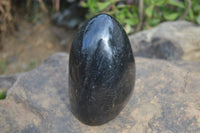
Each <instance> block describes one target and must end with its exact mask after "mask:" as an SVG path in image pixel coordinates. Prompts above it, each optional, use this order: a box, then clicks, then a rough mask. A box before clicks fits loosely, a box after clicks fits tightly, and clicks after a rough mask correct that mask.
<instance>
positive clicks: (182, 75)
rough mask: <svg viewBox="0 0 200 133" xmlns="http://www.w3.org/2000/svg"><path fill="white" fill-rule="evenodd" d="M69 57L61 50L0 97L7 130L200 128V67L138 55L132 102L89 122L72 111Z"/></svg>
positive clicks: (70, 132) (1, 123)
mask: <svg viewBox="0 0 200 133" xmlns="http://www.w3.org/2000/svg"><path fill="white" fill-rule="evenodd" d="M68 58H69V55H68V54H65V53H57V54H55V55H52V56H51V57H49V58H48V59H46V60H45V61H44V62H43V63H42V64H41V65H40V66H39V67H38V68H36V69H34V70H32V71H30V72H26V73H23V74H20V75H19V76H18V77H17V79H16V81H15V83H14V84H13V86H12V87H11V88H10V89H9V91H8V96H7V98H6V99H5V100H1V101H0V118H1V119H0V130H1V132H2V133H8V132H9V133H15V132H22V133H27V132H28V133H42V132H49V133H58V132H63V133H86V132H87V133H101V132H105V133H111V132H113V133H121V132H123V133H130V132H169V133H174V132H200V116H199V114H200V91H199V87H200V82H199V80H200V72H197V71H191V70H190V69H187V68H185V67H179V66H177V65H174V64H173V63H171V62H167V61H164V60H156V59H152V60H149V59H145V58H139V57H137V58H136V68H137V73H136V79H137V80H136V85H135V91H134V95H133V96H132V97H131V99H130V101H129V102H128V104H127V106H126V107H125V108H124V109H123V110H122V112H121V113H120V114H119V115H118V116H117V117H116V118H115V119H114V120H112V121H110V122H108V123H106V124H104V125H102V126H87V125H84V124H82V123H81V122H79V121H78V120H77V119H76V118H75V117H74V116H73V115H72V113H71V111H70V106H69V94H68V60H69V59H68ZM199 65H200V64H199Z"/></svg>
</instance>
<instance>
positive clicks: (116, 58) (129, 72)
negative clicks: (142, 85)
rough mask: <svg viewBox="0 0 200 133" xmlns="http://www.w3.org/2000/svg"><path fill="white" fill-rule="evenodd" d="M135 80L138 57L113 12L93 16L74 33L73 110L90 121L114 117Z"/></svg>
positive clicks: (82, 118)
mask: <svg viewBox="0 0 200 133" xmlns="http://www.w3.org/2000/svg"><path fill="white" fill-rule="evenodd" d="M134 83H135V60H134V56H133V52H132V49H131V45H130V42H129V39H128V36H127V34H126V33H125V31H124V29H123V28H122V26H121V25H120V24H119V23H118V22H117V21H116V20H115V19H114V18H113V17H111V16H109V15H107V14H101V15H98V16H95V17H93V18H92V19H90V20H89V21H88V22H87V23H86V24H85V25H84V26H83V27H82V28H81V29H80V30H79V32H78V34H77V36H76V37H75V39H74V41H73V44H72V47H71V52H70V60H69V94H70V104H71V111H72V113H73V114H74V115H75V116H76V118H78V119H79V120H80V121H81V122H83V123H85V124H88V125H101V124H104V123H106V122H108V121H110V120H112V119H114V118H115V117H116V116H117V115H118V114H119V113H120V111H121V110H122V109H123V108H124V106H125V105H126V104H127V102H128V100H129V98H130V96H131V94H132V91H133V88H134Z"/></svg>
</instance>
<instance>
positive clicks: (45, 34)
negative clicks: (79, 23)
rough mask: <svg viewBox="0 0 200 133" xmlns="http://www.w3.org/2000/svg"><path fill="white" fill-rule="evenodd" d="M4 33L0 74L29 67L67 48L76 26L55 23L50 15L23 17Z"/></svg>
mask: <svg viewBox="0 0 200 133" xmlns="http://www.w3.org/2000/svg"><path fill="white" fill-rule="evenodd" d="M17 29H18V30H17V31H15V32H14V33H12V34H9V35H6V37H5V38H4V39H3V42H2V44H3V49H2V50H0V75H2V74H5V75H7V74H13V73H19V72H24V71H29V70H31V69H33V68H35V67H37V66H38V65H39V64H40V63H41V62H42V61H43V60H44V59H46V58H47V57H48V56H50V55H52V54H54V53H56V52H61V51H62V52H69V50H70V45H71V43H72V41H73V37H74V34H75V32H76V30H69V29H65V28H63V27H56V26H55V25H53V24H52V23H51V21H50V18H49V17H44V18H43V20H42V21H40V22H37V23H34V24H33V23H32V22H29V21H27V20H25V19H22V20H20V22H18V26H17Z"/></svg>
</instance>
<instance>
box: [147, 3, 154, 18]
mask: <svg viewBox="0 0 200 133" xmlns="http://www.w3.org/2000/svg"><path fill="white" fill-rule="evenodd" d="M153 8H154V5H151V6H149V7H148V8H147V9H146V10H145V13H146V15H147V16H148V17H152V14H153Z"/></svg>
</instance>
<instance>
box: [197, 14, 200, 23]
mask: <svg viewBox="0 0 200 133" xmlns="http://www.w3.org/2000/svg"><path fill="white" fill-rule="evenodd" d="M196 22H197V24H200V15H198V16H197V18H196Z"/></svg>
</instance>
